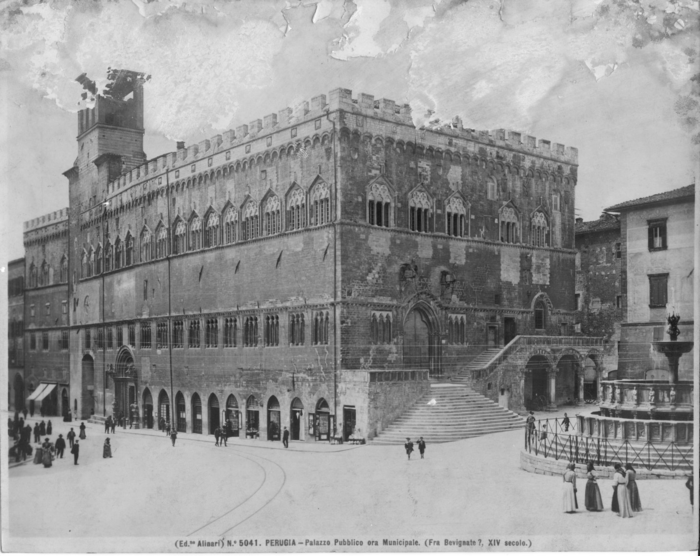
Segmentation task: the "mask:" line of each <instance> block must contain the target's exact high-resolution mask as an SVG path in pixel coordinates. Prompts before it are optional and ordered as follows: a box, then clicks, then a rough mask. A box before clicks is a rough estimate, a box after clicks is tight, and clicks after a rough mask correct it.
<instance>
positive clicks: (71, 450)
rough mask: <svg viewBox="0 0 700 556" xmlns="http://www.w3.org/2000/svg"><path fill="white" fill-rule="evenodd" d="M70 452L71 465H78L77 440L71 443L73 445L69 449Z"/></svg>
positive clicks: (78, 450)
mask: <svg viewBox="0 0 700 556" xmlns="http://www.w3.org/2000/svg"><path fill="white" fill-rule="evenodd" d="M71 430H73V429H71ZM70 453H71V454H73V465H78V456H79V455H80V444H78V441H77V440H76V441H75V442H74V443H73V447H72V448H71V449H70Z"/></svg>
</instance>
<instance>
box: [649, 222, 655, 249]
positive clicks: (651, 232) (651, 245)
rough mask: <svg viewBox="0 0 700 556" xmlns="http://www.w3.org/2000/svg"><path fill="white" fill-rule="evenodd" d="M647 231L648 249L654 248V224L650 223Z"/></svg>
mask: <svg viewBox="0 0 700 556" xmlns="http://www.w3.org/2000/svg"><path fill="white" fill-rule="evenodd" d="M648 232H649V251H651V250H652V249H654V226H653V225H650V226H649V228H648Z"/></svg>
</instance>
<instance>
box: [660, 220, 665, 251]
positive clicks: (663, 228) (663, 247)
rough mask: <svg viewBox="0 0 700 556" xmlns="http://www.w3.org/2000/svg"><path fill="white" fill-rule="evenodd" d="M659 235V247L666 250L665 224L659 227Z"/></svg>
mask: <svg viewBox="0 0 700 556" xmlns="http://www.w3.org/2000/svg"><path fill="white" fill-rule="evenodd" d="M659 234H660V235H661V247H662V249H666V224H662V225H659Z"/></svg>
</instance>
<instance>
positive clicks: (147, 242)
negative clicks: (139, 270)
mask: <svg viewBox="0 0 700 556" xmlns="http://www.w3.org/2000/svg"><path fill="white" fill-rule="evenodd" d="M150 260H151V230H149V229H148V228H144V229H143V231H142V232H141V262H142V263H147V262H148V261H150Z"/></svg>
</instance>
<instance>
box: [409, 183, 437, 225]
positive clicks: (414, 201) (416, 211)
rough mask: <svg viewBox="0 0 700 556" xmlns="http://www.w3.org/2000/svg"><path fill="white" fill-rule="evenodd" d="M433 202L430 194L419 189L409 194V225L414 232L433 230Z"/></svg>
mask: <svg viewBox="0 0 700 556" xmlns="http://www.w3.org/2000/svg"><path fill="white" fill-rule="evenodd" d="M432 206H433V203H432V201H431V199H430V197H429V196H428V194H427V193H426V192H425V191H424V190H422V189H418V190H416V191H412V192H411V193H410V194H409V196H408V211H409V213H408V227H409V229H410V230H411V231H413V232H431V231H432V229H433V226H432V224H433V222H432V220H433V210H432Z"/></svg>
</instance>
